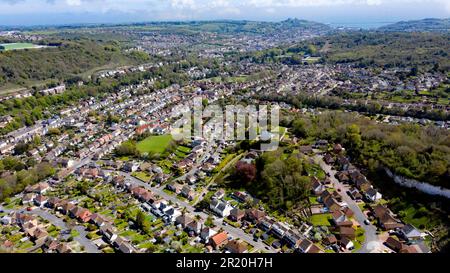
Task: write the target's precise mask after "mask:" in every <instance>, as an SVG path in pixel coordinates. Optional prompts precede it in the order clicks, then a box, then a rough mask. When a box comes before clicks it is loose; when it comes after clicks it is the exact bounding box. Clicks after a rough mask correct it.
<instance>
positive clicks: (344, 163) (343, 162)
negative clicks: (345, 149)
mask: <svg viewBox="0 0 450 273" xmlns="http://www.w3.org/2000/svg"><path fill="white" fill-rule="evenodd" d="M336 163H337V165H338V166H339V169H340V170H341V171H346V170H348V169H349V167H350V161H349V160H348V158H346V157H345V156H339V157H338V158H337V160H336Z"/></svg>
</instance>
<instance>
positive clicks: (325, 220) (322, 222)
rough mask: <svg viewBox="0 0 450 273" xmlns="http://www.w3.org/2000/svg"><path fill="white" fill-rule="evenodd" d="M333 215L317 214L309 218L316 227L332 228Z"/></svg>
mask: <svg viewBox="0 0 450 273" xmlns="http://www.w3.org/2000/svg"><path fill="white" fill-rule="evenodd" d="M329 219H331V214H330V213H323V214H315V215H313V216H311V217H310V218H309V221H311V224H313V225H314V226H330V221H329Z"/></svg>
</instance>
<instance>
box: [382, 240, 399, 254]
mask: <svg viewBox="0 0 450 273" xmlns="http://www.w3.org/2000/svg"><path fill="white" fill-rule="evenodd" d="M384 244H385V245H386V246H387V247H389V248H390V249H392V250H394V251H395V252H400V250H402V248H403V243H402V242H400V241H399V240H397V239H396V238H394V237H388V238H387V239H386V241H385V242H384Z"/></svg>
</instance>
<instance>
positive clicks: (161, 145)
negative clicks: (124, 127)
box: [136, 135, 172, 153]
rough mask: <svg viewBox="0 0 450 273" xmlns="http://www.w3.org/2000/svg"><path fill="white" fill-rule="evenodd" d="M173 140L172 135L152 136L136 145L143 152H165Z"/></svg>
mask: <svg viewBox="0 0 450 273" xmlns="http://www.w3.org/2000/svg"><path fill="white" fill-rule="evenodd" d="M171 141H172V136H171V135H162V136H150V137H148V138H146V139H144V140H142V141H140V142H138V144H137V145H136V147H137V149H138V150H139V152H141V153H163V152H164V151H165V150H166V149H167V147H168V146H169V144H170V142H171Z"/></svg>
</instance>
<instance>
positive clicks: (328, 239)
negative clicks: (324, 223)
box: [323, 234, 337, 245]
mask: <svg viewBox="0 0 450 273" xmlns="http://www.w3.org/2000/svg"><path fill="white" fill-rule="evenodd" d="M323 243H324V244H325V245H334V244H336V243H337V239H336V236H334V235H333V234H330V235H328V236H327V237H325V238H323Z"/></svg>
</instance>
